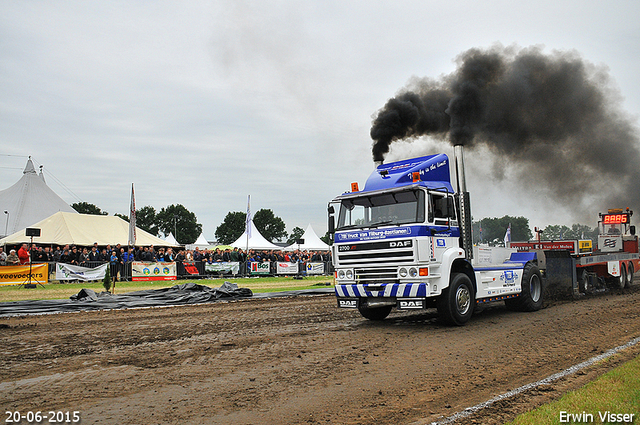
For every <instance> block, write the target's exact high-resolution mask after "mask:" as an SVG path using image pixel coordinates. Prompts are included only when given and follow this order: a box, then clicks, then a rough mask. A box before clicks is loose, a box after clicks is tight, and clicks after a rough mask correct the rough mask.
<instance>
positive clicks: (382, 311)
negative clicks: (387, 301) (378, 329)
mask: <svg viewBox="0 0 640 425" xmlns="http://www.w3.org/2000/svg"><path fill="white" fill-rule="evenodd" d="M392 308H393V306H390V305H385V306H383V307H368V306H366V305H359V306H358V311H359V312H360V314H362V317H364V318H365V319H369V320H384V319H385V318H386V317H387V316H388V315H389V313H391V309H392Z"/></svg>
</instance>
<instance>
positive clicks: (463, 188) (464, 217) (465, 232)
mask: <svg viewBox="0 0 640 425" xmlns="http://www.w3.org/2000/svg"><path fill="white" fill-rule="evenodd" d="M453 157H454V162H455V166H456V167H455V173H456V183H457V186H458V206H459V211H460V239H461V240H462V248H463V249H464V251H465V255H466V257H467V260H469V261H471V259H472V258H473V238H472V233H471V199H470V197H469V192H467V181H466V178H465V175H464V150H463V147H462V145H455V146H454V147H453Z"/></svg>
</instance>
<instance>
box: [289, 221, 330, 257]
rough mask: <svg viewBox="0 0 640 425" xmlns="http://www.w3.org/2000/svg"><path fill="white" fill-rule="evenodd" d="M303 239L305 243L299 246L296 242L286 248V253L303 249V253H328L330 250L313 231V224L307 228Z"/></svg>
mask: <svg viewBox="0 0 640 425" xmlns="http://www.w3.org/2000/svg"><path fill="white" fill-rule="evenodd" d="M301 239H304V243H301V244H297V243H295V242H294V243H292V244H291V245H289V246H287V247H286V248H284V249H285V251H295V250H296V249H301V250H303V251H327V250H328V249H329V245H327V244H326V243H324V242H322V239H320V238H319V237H318V235H316V232H314V231H313V228H312V227H311V223H309V225H308V226H307V230H305V231H304V235H302V238H301Z"/></svg>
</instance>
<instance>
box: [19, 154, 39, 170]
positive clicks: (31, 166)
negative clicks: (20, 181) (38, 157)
mask: <svg viewBox="0 0 640 425" xmlns="http://www.w3.org/2000/svg"><path fill="white" fill-rule="evenodd" d="M22 174H37V173H36V167H34V166H33V161H31V157H29V159H28V160H27V165H26V166H25V167H24V171H23V172H22Z"/></svg>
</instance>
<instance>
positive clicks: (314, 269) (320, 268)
mask: <svg viewBox="0 0 640 425" xmlns="http://www.w3.org/2000/svg"><path fill="white" fill-rule="evenodd" d="M307 274H324V263H307Z"/></svg>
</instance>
